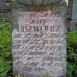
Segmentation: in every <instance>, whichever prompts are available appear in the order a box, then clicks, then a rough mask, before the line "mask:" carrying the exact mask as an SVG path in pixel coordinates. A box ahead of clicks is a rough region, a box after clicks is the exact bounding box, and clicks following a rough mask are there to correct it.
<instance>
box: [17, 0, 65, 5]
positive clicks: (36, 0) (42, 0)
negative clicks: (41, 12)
mask: <svg viewBox="0 0 77 77" xmlns="http://www.w3.org/2000/svg"><path fill="white" fill-rule="evenodd" d="M60 1H64V0H16V2H17V3H20V4H24V5H49V4H52V3H57V2H60Z"/></svg>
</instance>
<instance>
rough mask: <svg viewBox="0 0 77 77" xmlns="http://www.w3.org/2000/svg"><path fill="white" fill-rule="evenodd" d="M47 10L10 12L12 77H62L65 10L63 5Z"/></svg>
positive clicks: (64, 49) (63, 69)
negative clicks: (11, 17)
mask: <svg viewBox="0 0 77 77" xmlns="http://www.w3.org/2000/svg"><path fill="white" fill-rule="evenodd" d="M48 8H49V6H47V7H46V9H48ZM49 9H50V10H49ZM49 9H48V10H47V11H26V10H25V9H24V10H20V9H13V13H12V14H13V15H12V16H13V25H14V26H13V31H12V42H13V43H12V44H13V48H12V51H13V71H14V74H21V75H22V76H23V77H43V76H44V75H46V74H49V76H50V77H66V76H65V75H66V27H65V13H66V8H65V5H54V6H53V7H51V6H50V8H49Z"/></svg>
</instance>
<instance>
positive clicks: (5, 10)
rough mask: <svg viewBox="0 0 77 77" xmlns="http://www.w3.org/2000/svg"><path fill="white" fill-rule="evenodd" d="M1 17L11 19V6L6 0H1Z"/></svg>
mask: <svg viewBox="0 0 77 77" xmlns="http://www.w3.org/2000/svg"><path fill="white" fill-rule="evenodd" d="M0 19H5V20H7V19H8V20H9V19H11V7H10V5H6V2H5V1H4V0H0Z"/></svg>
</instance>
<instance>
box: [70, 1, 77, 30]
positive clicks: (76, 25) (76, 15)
mask: <svg viewBox="0 0 77 77" xmlns="http://www.w3.org/2000/svg"><path fill="white" fill-rule="evenodd" d="M71 30H76V31H77V0H73V7H72V21H71Z"/></svg>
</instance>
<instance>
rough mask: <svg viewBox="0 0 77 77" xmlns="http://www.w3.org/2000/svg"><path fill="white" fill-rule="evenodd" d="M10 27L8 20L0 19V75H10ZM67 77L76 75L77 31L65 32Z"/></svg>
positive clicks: (7, 76) (17, 76) (6, 76)
mask: <svg viewBox="0 0 77 77" xmlns="http://www.w3.org/2000/svg"><path fill="white" fill-rule="evenodd" d="M11 28H12V26H11V23H10V22H7V21H3V20H0V77H12V40H11V31H12V30H11ZM16 77H21V76H20V75H16ZM45 77H49V75H48V74H47V75H46V76H45ZM67 77H77V31H68V32H67Z"/></svg>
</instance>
